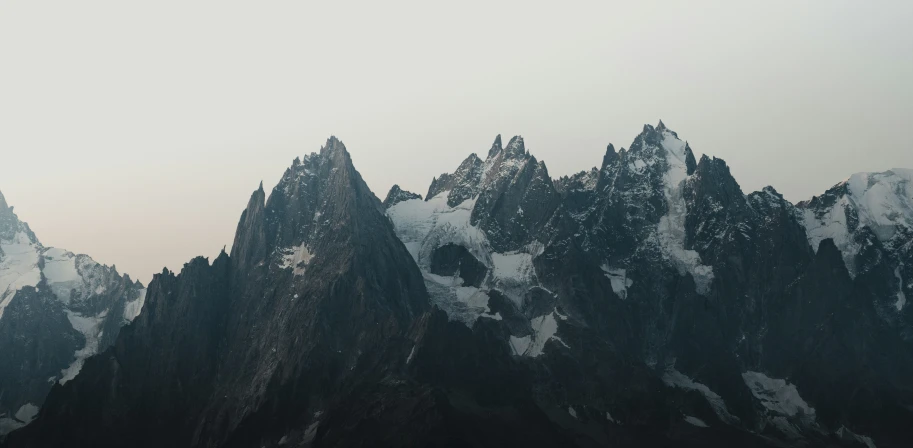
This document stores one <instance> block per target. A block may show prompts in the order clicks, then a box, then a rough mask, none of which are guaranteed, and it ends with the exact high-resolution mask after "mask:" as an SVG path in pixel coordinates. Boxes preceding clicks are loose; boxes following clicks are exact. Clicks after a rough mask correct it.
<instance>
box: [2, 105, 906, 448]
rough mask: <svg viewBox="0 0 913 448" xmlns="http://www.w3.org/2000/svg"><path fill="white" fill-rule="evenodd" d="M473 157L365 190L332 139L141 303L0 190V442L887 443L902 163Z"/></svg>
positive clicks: (671, 152) (644, 146)
mask: <svg viewBox="0 0 913 448" xmlns="http://www.w3.org/2000/svg"><path fill="white" fill-rule="evenodd" d="M482 155H483V156H484V158H482V157H480V156H479V155H476V154H471V155H469V156H468V157H467V158H466V159H465V160H464V161H463V162H462V163H461V164H460V165H459V166H458V167H457V168H456V170H455V171H454V172H453V173H444V174H441V175H439V176H436V177H435V178H434V179H433V180H432V182H431V185H430V186H429V189H428V191H427V192H426V194H425V195H424V199H423V197H422V196H421V195H419V194H416V193H412V192H408V191H404V190H402V189H401V188H399V187H398V186H394V187H393V188H392V189H391V190H390V192H389V193H388V194H387V197H386V198H385V200H383V201H381V200H380V199H379V198H378V197H377V196H375V194H374V193H373V192H371V190H370V189H369V188H368V186H367V185H366V184H365V182H364V181H363V180H362V178H361V176H360V174H359V173H358V171H356V169H355V167H354V166H353V164H352V160H351V157H350V156H349V153H348V152H347V150H346V148H345V146H344V145H343V144H342V142H340V141H339V140H338V139H336V138H335V137H331V138H330V139H329V140H327V142H326V144H325V145H324V146H323V147H322V148H321V149H320V151H319V152H318V153H312V154H310V155H307V156H305V157H303V158H296V159H295V160H294V161H293V162H292V165H291V167H289V168H288V169H287V170H286V172H285V174H284V175H283V177H282V179H281V180H280V181H279V183H278V184H277V185H276V186H275V187H274V188H273V189H272V190H271V192H270V194H269V195H268V197H267V194H266V192H265V191H264V189H263V186H262V184H261V185H260V188H258V189H257V190H255V191H254V192H253V193H252V195H251V197H250V199H249V202H248V205H247V207H246V209H245V210H244V211H243V213H242V214H241V218H240V220H239V223H238V226H237V231H236V234H235V239H234V243H233V245H232V248H231V251H230V253H227V252H224V251H223V253H221V254H220V255H219V256H218V257H216V258H215V259H214V260H212V261H210V260H208V259H206V258H202V257H198V258H195V259H193V260H191V261H190V262H188V263H187V264H185V265H184V267H183V269H182V270H181V271H180V272H171V271H169V270H167V269H165V270H163V271H162V272H161V273H160V274H156V275H155V276H154V278H153V280H152V282H151V283H150V284H149V286H148V290H146V291H145V295H144V296H139V297H137V296H136V294H135V293H138V292H140V291H143V289H142V285H139V284H136V283H131V282H130V281H129V278H127V277H120V276H119V275H117V274H116V271H114V269H113V268H104V267H100V266H98V265H97V264H93V265H92V266H95V267H96V268H95V269H101V270H102V271H101V272H106V273H109V274H108V276H107V277H105V278H108V279H111V281H112V282H115V283H116V280H117V279H120V280H119V281H120V282H121V283H119V284H120V285H122V286H121V287H120V289H117V293H116V294H114V293H112V294H108V295H104V294H102V293H101V292H98V291H102V289H100V288H99V289H92V288H90V289H85V288H83V285H86V284H89V283H90V282H88V281H85V280H84V279H85V278H86V277H85V275H83V277H81V278H82V279H83V280H80V281H76V280H75V279H73V278H72V276H70V277H65V276H63V275H62V274H59V272H58V270H56V269H53V265H54V263H55V262H56V260H58V259H65V260H75V261H74V263H75V264H74V265H75V266H76V271H77V272H78V273H79V272H85V271H86V269H83V271H80V270H79V267H80V263H79V260H80V259H82V260H90V259H88V258H79V257H83V256H73V255H72V254H70V255H66V254H63V253H62V252H61V253H60V254H59V253H58V251H56V250H54V249H45V248H43V247H42V246H40V244H39V243H37V239H35V238H34V235H33V234H32V233H31V231H29V230H28V227H27V226H26V225H25V224H23V223H21V222H19V221H18V219H17V218H16V217H15V215H14V214H12V210H11V209H10V208H8V207H7V206H6V203H5V202H4V201H2V200H0V237H2V240H0V241H2V244H3V246H2V250H3V252H2V253H0V279H3V280H2V281H3V282H6V283H0V290H4V288H5V290H6V291H7V292H6V293H4V295H3V296H2V297H3V298H4V302H3V306H4V307H5V311H4V314H3V316H2V317H0V351H2V353H4V354H5V353H7V352H8V351H7V350H8V348H9V350H11V351H12V352H15V353H20V352H21V355H17V356H20V358H14V360H13V362H12V363H4V364H6V365H8V366H11V367H8V368H15V370H16V371H17V372H18V373H17V374H13V373H12V372H10V373H4V372H3V371H0V381H3V383H0V385H2V389H0V390H2V391H16V392H18V391H20V390H22V391H25V390H26V389H25V388H23V387H22V386H20V384H30V385H32V384H34V385H35V386H34V387H35V389H34V391H33V392H30V393H31V395H26V394H24V393H22V394H20V393H14V394H12V395H16V396H17V397H15V398H14V399H12V400H11V401H8V402H7V401H3V400H6V398H5V395H7V393H0V406H2V407H0V409H2V410H6V412H7V413H14V414H15V415H13V416H12V417H6V418H7V419H8V420H9V421H10V422H12V423H8V425H11V426H16V427H21V428H20V429H17V430H16V431H13V432H11V433H10V434H9V435H8V436H7V438H6V440H5V441H4V442H3V444H2V446H4V447H10V448H13V447H17V448H18V447H64V446H66V447H73V446H76V447H81V446H87V447H88V446H92V447H120V446H135V447H161V446H176V447H185V446H186V447H190V446H193V447H280V446H311V447H318V446H390V447H394V446H479V447H483V446H484V447H487V446H492V447H493V446H524V447H528V446H543V447H545V446H548V447H552V446H579V447H596V446H685V447H690V446H693V447H708V446H710V447H714V446H726V447H728V446H758V447H762V446H847V447H852V446H859V447H874V446H878V447H882V448H884V447H895V446H896V447H901V446H904V447H905V446H910V443H911V441H913V435H911V434H913V433H911V432H910V429H909V428H910V427H911V426H913V311H911V307H910V306H908V304H907V303H906V297H907V296H910V297H913V295H911V294H913V286H911V285H913V170H904V169H893V170H890V171H886V172H883V173H860V174H854V175H852V176H851V177H850V178H849V179H848V180H846V181H844V182H841V183H838V184H837V185H835V186H834V187H832V188H831V189H829V190H828V191H826V192H824V193H823V194H822V195H820V196H816V197H814V198H812V199H810V200H808V201H803V202H800V203H798V204H792V203H790V202H789V201H787V200H786V199H784V198H783V196H782V195H781V194H780V193H778V192H777V191H776V190H775V189H774V188H772V187H766V188H764V189H763V190H761V191H757V192H751V193H748V194H746V193H745V192H743V191H742V189H741V187H740V186H739V184H738V183H737V182H736V180H735V179H734V178H733V176H732V175H731V173H730V170H729V167H728V166H727V165H726V163H725V162H724V161H723V160H721V159H717V158H711V157H707V156H702V157H700V158H699V159H698V158H697V157H695V155H694V153H693V151H692V149H691V147H690V145H689V144H688V143H687V142H686V141H683V140H682V139H680V138H679V137H678V135H677V134H676V133H675V132H673V131H672V130H670V129H668V128H667V127H666V126H665V125H664V124H663V123H662V122H660V123H659V124H658V125H657V126H655V127H654V126H650V125H646V126H644V128H643V131H642V132H641V133H640V135H638V136H637V137H636V138H635V139H634V141H633V143H632V144H631V145H630V146H629V148H627V149H625V148H620V149H618V150H616V149H615V148H614V146H612V145H609V146H608V147H607V148H606V151H605V153H604V155H603V157H602V160H601V163H600V164H599V165H598V166H595V167H593V168H591V169H588V170H585V171H581V172H579V173H577V174H574V175H572V176H566V177H561V178H558V179H555V178H552V177H551V176H550V175H549V173H548V169H547V167H546V165H545V163H544V162H542V161H539V160H537V159H536V157H535V156H533V155H531V154H530V153H529V152H528V151H527V150H526V148H525V145H524V141H523V139H522V137H514V138H512V139H510V141H509V142H508V143H507V144H506V145H504V144H503V143H502V140H501V137H500V136H498V137H497V138H496V139H495V141H494V142H493V143H492V145H491V147H490V148H489V149H488V150H487V152H484V153H483V154H482ZM26 247H28V248H31V249H28V250H25V248H26ZM33 253H34V254H36V255H34V256H33V255H31V254H33ZM66 257H69V258H66ZM23 260H25V261H23ZM67 263H69V261H67ZM48 266H52V268H51V269H49V268H48ZM26 268H27V269H26ZM86 275H87V274H86ZM101 276H102V275H101V274H96V275H95V277H89V278H97V277H101ZM61 278H65V279H69V280H67V281H72V282H75V283H73V285H78V287H76V286H72V285H71V284H70V283H66V282H63V281H60V280H58V279H61ZM91 284H92V285H95V283H91ZM55 285H57V286H55ZM61 285H63V286H61ZM93 288H94V287H93ZM113 288H114V286H113V284H112V283H106V286H105V289H104V291H113V290H114V289H113ZM66 291H69V296H67V294H65V292H66ZM87 291H88V292H87ZM89 292H92V293H97V294H101V296H98V297H97V298H95V299H91V300H89V298H91V297H96V296H92V295H91V294H89ZM64 296H67V297H68V298H62V297H64ZM8 297H9V298H8ZM89 302H91V303H92V304H93V307H92V308H91V310H89V308H80V306H83V305H81V304H82V303H89ZM140 309H141V312H139V310H140ZM127 310H131V311H129V312H128V311H127ZM137 312H138V315H137ZM93 313H94V314H93ZM71 315H73V316H80V318H81V319H87V318H88V317H87V316H95V318H96V319H98V316H101V319H104V318H107V319H111V318H110V317H107V316H116V317H117V318H116V319H114V320H113V321H111V322H110V323H105V324H104V325H106V329H105V331H104V332H101V331H99V332H98V333H93V334H94V335H95V336H92V337H94V338H95V340H94V341H90V339H91V338H90V336H89V335H88V334H86V333H85V332H82V331H81V329H82V328H85V325H84V324H83V323H82V322H83V321H82V320H78V319H76V320H74V318H73V317H71ZM67 320H69V321H70V322H67ZM106 322H107V321H106ZM70 323H72V325H69V324H70ZM124 323H126V325H124V326H123V328H120V326H121V325H122V324H124ZM93 325H96V326H98V325H101V324H93ZM93 328H96V327H93ZM98 328H100V327H98ZM108 328H110V329H108ZM118 328H120V331H119V332H118V331H117V329H118ZM80 334H83V335H84V336H83V338H84V339H85V343H84V346H83V347H82V348H79V349H78V350H81V351H82V354H80V353H76V355H75V359H76V360H77V361H78V362H80V363H82V366H81V369H79V368H78V367H77V368H76V369H75V370H77V371H78V375H75V373H74V374H73V375H69V374H68V373H69V372H70V371H71V370H73V369H70V368H67V372H60V369H61V367H57V365H59V364H60V363H62V362H63V363H64V364H65V365H64V367H66V365H67V364H66V362H74V361H73V360H72V359H71V358H73V355H72V354H73V353H75V352H74V351H73V349H74V348H77V346H78V345H79V344H78V343H79V342H80V341H82V339H80V337H79V335H80ZM115 334H116V337H114V335H115ZM7 335H8V336H7ZM109 336H110V337H111V339H107V338H108V337H109ZM93 343H94V344H96V346H97V348H96V349H86V348H85V347H89V346H91V345H92V344H93ZM26 344H32V345H26ZM67 344H69V345H67ZM36 346H40V347H48V349H42V350H35V349H33V348H23V347H36ZM64 348H65V350H64ZM96 352H97V354H96ZM89 355H93V356H89ZM28 356H31V358H28ZM64 361H66V362H64ZM55 363H56V364H55ZM51 364H54V365H55V367H54V368H53V369H51V368H50V367H48V368H37V367H35V368H32V367H30V368H29V369H26V368H25V366H34V365H41V366H47V365H51ZM20 366H23V367H22V368H21V369H20ZM0 369H3V367H2V366H0ZM55 372H56V374H57V375H62V376H61V380H57V378H50V377H52V376H54V375H55ZM17 375H18V376H17ZM7 378H11V379H9V380H8V379H7ZM63 378H66V379H67V381H63V380H62V379H63ZM52 380H53V381H52ZM51 383H53V385H51ZM39 385H40V387H39ZM45 386H47V387H45ZM30 387H31V386H30ZM48 389H50V390H49V391H48ZM45 394H46V395H47V398H46V399H44V400H43V404H41V402H42V397H43V396H44V395H45ZM26 405H28V406H26ZM39 405H40V410H39V409H38V406H39ZM17 406H19V407H17ZM23 406H25V407H23ZM0 412H2V411H0ZM20 414H21V415H20ZM26 424H27V425H26Z"/></svg>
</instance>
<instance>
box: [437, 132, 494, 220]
mask: <svg viewBox="0 0 913 448" xmlns="http://www.w3.org/2000/svg"><path fill="white" fill-rule="evenodd" d="M496 142H498V145H499V146H500V140H496ZM483 169H484V162H482V159H480V158H479V156H477V155H475V153H473V154H470V155H469V157H467V158H466V159H465V160H463V162H462V163H460V166H459V167H458V168H457V169H456V171H454V173H453V174H448V173H444V174H441V175H440V177H437V178H435V179H434V180H432V181H431V186H429V187H428V195H427V196H426V197H425V200H430V199H431V198H433V197H435V196H437V195H438V194H440V193H443V192H446V191H449V192H450V193H449V195H448V196H447V204H448V205H449V206H451V207H456V206H457V205H459V204H461V203H462V202H463V201H465V200H467V199H471V198H473V197H475V196H476V195H477V194H478V192H479V183H480V181H481V178H482V171H483Z"/></svg>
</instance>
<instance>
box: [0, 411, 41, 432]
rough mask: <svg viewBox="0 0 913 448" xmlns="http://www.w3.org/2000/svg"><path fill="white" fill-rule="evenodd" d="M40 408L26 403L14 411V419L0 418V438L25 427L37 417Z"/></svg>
mask: <svg viewBox="0 0 913 448" xmlns="http://www.w3.org/2000/svg"><path fill="white" fill-rule="evenodd" d="M39 409H40V408H39V407H38V406H35V405H34V404H32V403H26V404H24V405H22V406H20V407H19V410H18V411H16V414H15V416H14V417H15V418H9V417H0V436H2V435H5V434H9V433H10V432H13V431H15V430H17V429H19V428H21V427H23V426H25V425H28V424H29V423H31V422H32V420H35V417H36V416H38V410H39Z"/></svg>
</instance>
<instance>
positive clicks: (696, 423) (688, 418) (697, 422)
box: [685, 415, 709, 428]
mask: <svg viewBox="0 0 913 448" xmlns="http://www.w3.org/2000/svg"><path fill="white" fill-rule="evenodd" d="M685 421H686V422H688V423H690V424H692V425H694V426H697V427H698V428H709V426H707V424H706V423H704V421H703V420H701V419H699V418H697V417H692V416H690V415H686V416H685Z"/></svg>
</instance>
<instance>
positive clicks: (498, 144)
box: [488, 134, 503, 158]
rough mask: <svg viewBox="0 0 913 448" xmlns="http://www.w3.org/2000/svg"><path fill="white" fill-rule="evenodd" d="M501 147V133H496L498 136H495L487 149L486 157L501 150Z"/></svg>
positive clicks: (492, 155)
mask: <svg viewBox="0 0 913 448" xmlns="http://www.w3.org/2000/svg"><path fill="white" fill-rule="evenodd" d="M502 149H503V148H502V147H501V134H498V136H497V137H495V141H494V143H492V144H491V149H489V150H488V157H489V158H491V157H494V155H495V154H498V153H499V152H501V150H502Z"/></svg>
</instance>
